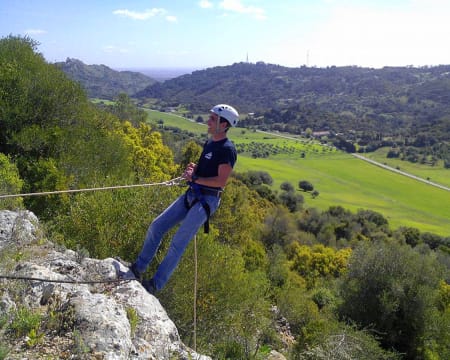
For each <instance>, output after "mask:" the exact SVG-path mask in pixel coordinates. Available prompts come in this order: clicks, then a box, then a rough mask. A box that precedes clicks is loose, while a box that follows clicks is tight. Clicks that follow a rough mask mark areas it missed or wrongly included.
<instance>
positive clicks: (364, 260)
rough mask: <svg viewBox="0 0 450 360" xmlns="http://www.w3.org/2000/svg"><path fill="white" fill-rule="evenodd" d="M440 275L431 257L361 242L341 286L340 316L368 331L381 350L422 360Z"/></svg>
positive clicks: (393, 246) (389, 244)
mask: <svg viewBox="0 0 450 360" xmlns="http://www.w3.org/2000/svg"><path fill="white" fill-rule="evenodd" d="M442 275H443V274H442V272H441V266H440V265H439V264H438V263H437V261H436V259H435V257H434V256H433V255H432V254H431V253H430V254H420V253H418V252H416V251H414V250H413V249H411V247H409V246H406V245H400V244H398V243H395V242H381V241H378V242H376V243H361V244H359V245H358V247H357V248H356V249H355V251H354V252H353V255H352V257H351V259H350V262H349V267H348V272H347V274H346V276H345V277H344V281H343V283H342V286H341V296H342V300H343V302H342V305H341V307H340V309H339V313H340V315H341V317H342V318H344V319H350V320H352V321H354V322H356V323H357V324H358V325H359V326H360V327H362V328H365V327H373V328H374V330H376V331H377V332H378V333H379V334H380V336H381V338H380V341H381V343H382V344H383V347H384V348H385V349H390V348H394V349H396V350H397V351H399V352H402V353H406V356H407V358H409V359H414V358H423V355H424V349H425V348H426V344H425V343H424V338H426V337H427V336H428V335H429V334H427V330H426V329H427V324H428V323H429V321H432V322H434V321H435V317H434V316H432V317H430V314H432V313H433V311H434V310H433V309H436V299H437V296H438V289H439V283H440V279H441V276H442ZM435 325H436V324H435ZM435 340H436V341H439V339H435Z"/></svg>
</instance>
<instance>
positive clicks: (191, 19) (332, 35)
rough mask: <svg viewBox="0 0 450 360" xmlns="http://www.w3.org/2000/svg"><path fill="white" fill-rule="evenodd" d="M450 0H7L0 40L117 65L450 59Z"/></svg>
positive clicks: (54, 55)
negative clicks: (22, 40) (27, 41)
mask: <svg viewBox="0 0 450 360" xmlns="http://www.w3.org/2000/svg"><path fill="white" fill-rule="evenodd" d="M449 19H450V1H449V0H223V1H215V0H193V1H190V0H166V1H163V0H160V1H156V0H155V1H151V0H76V1H74V0H64V1H63V0H0V38H4V37H6V36H8V35H14V36H22V37H23V36H28V37H30V38H32V39H33V40H35V41H37V42H38V43H39V46H38V51H39V52H40V53H42V54H43V56H44V57H45V59H46V60H47V61H48V62H51V63H53V62H57V61H65V60H66V59H67V58H75V59H78V60H81V61H83V62H84V63H86V64H89V65H91V64H104V65H106V66H108V67H111V68H113V69H139V68H193V69H205V68H208V67H214V66H225V65H231V64H233V63H237V62H246V61H248V62H251V63H256V62H259V61H262V62H265V63H269V64H278V65H282V66H288V67H299V66H304V65H306V66H315V67H328V66H348V65H350V66H360V67H371V68H381V67H383V66H434V65H441V64H446V65H448V64H450V46H449V43H450V21H449Z"/></svg>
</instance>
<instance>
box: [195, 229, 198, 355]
mask: <svg viewBox="0 0 450 360" xmlns="http://www.w3.org/2000/svg"><path fill="white" fill-rule="evenodd" d="M197 269H198V262H197V235H194V351H197V280H198V276H197Z"/></svg>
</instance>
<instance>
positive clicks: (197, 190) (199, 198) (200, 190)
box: [184, 182, 222, 234]
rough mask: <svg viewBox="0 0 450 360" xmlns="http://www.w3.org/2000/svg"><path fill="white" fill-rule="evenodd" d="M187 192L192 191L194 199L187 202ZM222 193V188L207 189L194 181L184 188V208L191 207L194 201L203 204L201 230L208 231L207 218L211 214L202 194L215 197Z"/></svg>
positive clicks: (206, 232)
mask: <svg viewBox="0 0 450 360" xmlns="http://www.w3.org/2000/svg"><path fill="white" fill-rule="evenodd" d="M189 192H191V193H193V194H194V196H195V199H194V201H192V202H191V203H189V200H188V194H189ZM221 194H222V190H219V189H208V188H205V187H203V186H200V185H198V184H196V183H195V182H190V183H189V188H188V189H187V190H186V192H185V194H184V205H185V206H186V209H188V210H189V209H191V208H192V207H193V206H194V205H195V204H196V203H198V202H200V204H201V205H202V206H203V209H204V210H205V212H206V221H205V223H204V224H203V230H204V232H205V234H208V233H209V218H210V216H211V208H210V207H209V204H208V203H207V202H206V199H205V196H204V195H213V196H216V197H220V196H221Z"/></svg>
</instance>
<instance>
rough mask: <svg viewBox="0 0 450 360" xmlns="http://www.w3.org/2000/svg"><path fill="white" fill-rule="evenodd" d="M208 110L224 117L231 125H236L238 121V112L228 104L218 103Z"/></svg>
mask: <svg viewBox="0 0 450 360" xmlns="http://www.w3.org/2000/svg"><path fill="white" fill-rule="evenodd" d="M210 111H211V112H212V113H214V114H217V115H219V116H221V117H223V118H224V119H226V120H227V121H228V122H229V123H230V125H231V126H233V127H234V126H236V125H237V123H238V121H239V114H238V112H237V111H236V109H235V108H234V107H232V106H230V105H226V104H219V105H216V106H214V107H213V108H212V109H211V110H210Z"/></svg>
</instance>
